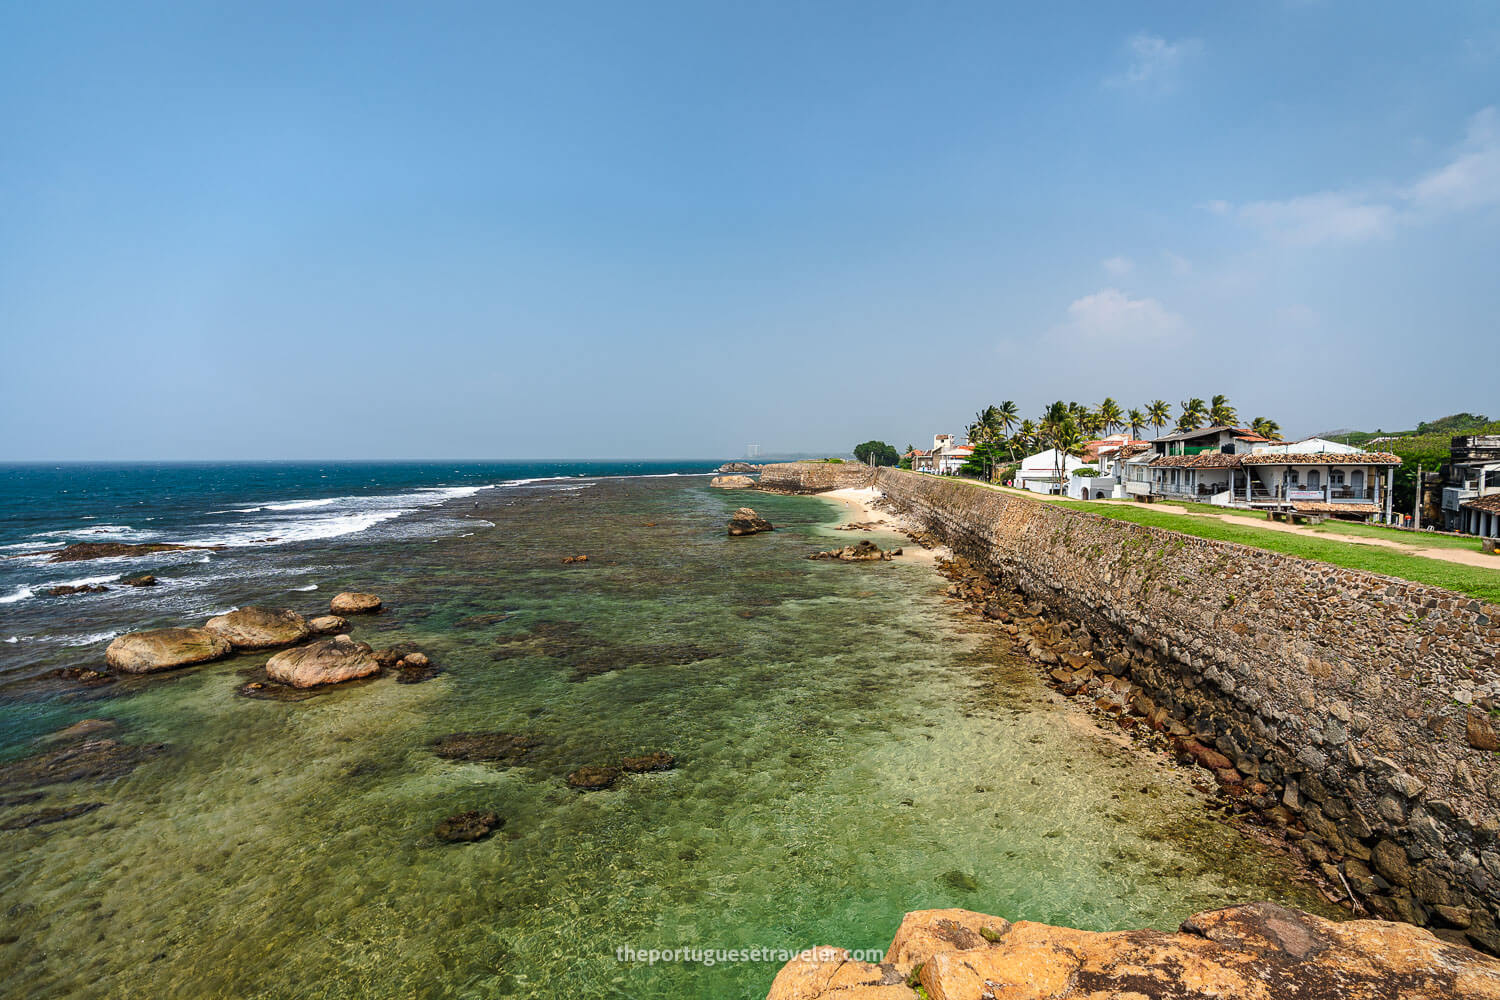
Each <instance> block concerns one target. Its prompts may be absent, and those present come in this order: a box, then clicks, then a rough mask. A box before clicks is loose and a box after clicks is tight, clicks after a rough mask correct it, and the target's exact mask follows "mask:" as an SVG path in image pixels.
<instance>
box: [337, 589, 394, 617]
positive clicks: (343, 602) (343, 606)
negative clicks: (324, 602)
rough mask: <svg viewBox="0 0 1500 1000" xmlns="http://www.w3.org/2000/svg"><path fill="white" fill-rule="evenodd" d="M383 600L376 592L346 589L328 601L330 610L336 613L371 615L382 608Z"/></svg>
mask: <svg viewBox="0 0 1500 1000" xmlns="http://www.w3.org/2000/svg"><path fill="white" fill-rule="evenodd" d="M380 605H381V600H380V598H378V597H376V596H375V595H374V594H365V593H360V592H358V591H353V590H346V591H344V592H343V593H342V594H335V595H334V597H333V600H331V601H329V602H328V610H329V611H330V612H332V613H333V614H336V615H369V614H374V613H375V612H377V611H379V610H380Z"/></svg>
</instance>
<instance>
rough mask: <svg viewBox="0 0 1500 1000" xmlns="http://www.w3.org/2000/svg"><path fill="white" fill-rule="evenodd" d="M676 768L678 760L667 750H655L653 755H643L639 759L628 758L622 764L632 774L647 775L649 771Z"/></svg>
mask: <svg viewBox="0 0 1500 1000" xmlns="http://www.w3.org/2000/svg"><path fill="white" fill-rule="evenodd" d="M676 766H677V758H676V757H674V756H672V755H671V754H669V753H667V752H666V751H665V750H653V751H652V752H651V753H648V754H642V755H641V756H639V757H626V758H625V759H624V760H622V761H621V762H620V767H621V768H622V769H623V770H626V771H629V772H630V773H631V774H645V773H646V772H648V771H670V770H672V768H674V767H676Z"/></svg>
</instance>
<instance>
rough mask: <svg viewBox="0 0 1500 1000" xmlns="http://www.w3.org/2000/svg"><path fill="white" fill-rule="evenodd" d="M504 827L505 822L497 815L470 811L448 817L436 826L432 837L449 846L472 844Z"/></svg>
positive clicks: (482, 811) (477, 810) (475, 810)
mask: <svg viewBox="0 0 1500 1000" xmlns="http://www.w3.org/2000/svg"><path fill="white" fill-rule="evenodd" d="M504 825H505V820H503V819H501V818H500V817H499V816H498V815H497V814H495V813H493V812H486V811H484V810H480V809H472V810H470V811H469V812H463V813H457V814H455V815H453V816H449V817H448V818H447V819H445V820H443V821H442V822H441V823H439V824H438V825H437V827H436V829H434V830H433V831H432V835H433V836H434V837H436V838H437V839H438V840H442V841H445V842H447V843H450V844H462V843H472V842H473V841H476V840H483V839H484V838H485V837H488V836H489V835H490V834H491V833H493V832H494V831H495V830H498V829H500V827H502V826H504Z"/></svg>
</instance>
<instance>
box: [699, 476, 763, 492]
mask: <svg viewBox="0 0 1500 1000" xmlns="http://www.w3.org/2000/svg"><path fill="white" fill-rule="evenodd" d="M708 485H710V486H713V487H717V488H718V489H721V490H746V489H749V488H750V487H752V486H754V485H755V480H753V479H751V478H750V477H749V476H714V477H713V478H712V479H710V480H709V481H708Z"/></svg>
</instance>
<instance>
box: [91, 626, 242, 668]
mask: <svg viewBox="0 0 1500 1000" xmlns="http://www.w3.org/2000/svg"><path fill="white" fill-rule="evenodd" d="M232 649H233V647H232V646H231V645H230V643H229V640H228V639H225V638H224V637H223V636H221V635H218V634H216V633H214V632H210V631H208V630H207V629H202V628H158V629H152V630H150V631H146V632H126V633H125V634H124V635H122V636H119V637H118V638H116V639H115V640H114V641H113V642H111V643H110V644H109V648H108V649H106V650H105V651H104V662H105V663H108V664H109V665H110V667H112V668H113V669H115V670H118V671H120V672H121V673H127V674H149V673H154V672H155V671H157V670H170V669H172V668H173V667H189V666H192V665H194V664H197V663H209V662H211V661H213V660H219V659H223V658H224V657H226V656H228V655H229V654H230V652H231V650H232Z"/></svg>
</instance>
